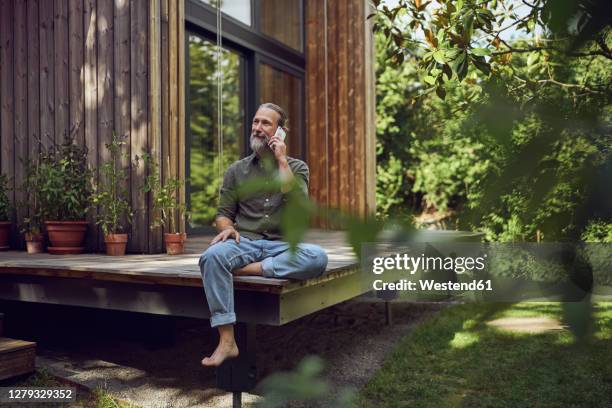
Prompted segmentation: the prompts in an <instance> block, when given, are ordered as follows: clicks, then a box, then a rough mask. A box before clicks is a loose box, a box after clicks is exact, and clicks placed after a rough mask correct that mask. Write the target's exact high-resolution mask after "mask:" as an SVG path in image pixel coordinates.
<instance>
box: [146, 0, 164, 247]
mask: <svg viewBox="0 0 612 408" xmlns="http://www.w3.org/2000/svg"><path fill="white" fill-rule="evenodd" d="M163 2H164V1H163V0H162V1H161V2H160V0H151V2H150V12H149V27H150V32H149V44H150V46H149V69H150V72H149V118H150V121H149V124H150V127H151V128H150V131H149V147H150V151H151V155H152V156H154V157H155V158H156V160H157V161H158V162H159V157H160V156H161V151H162V141H161V139H162V116H163V115H162V99H163V98H162V94H163V93H164V90H163V88H162V83H163V84H167V81H162V78H161V65H162V63H163V62H162V57H161V55H160V52H162V51H161V50H162V48H163V47H162V40H161V30H162V19H161V13H162V12H161V8H162V6H161V3H163ZM165 11H166V13H165V14H166V16H167V4H166V7H165ZM166 27H167V20H166ZM148 206H149V208H151V207H152V206H153V197H151V196H149V201H148ZM148 244H149V246H148V248H149V252H158V251H161V250H162V235H161V231H160V230H159V229H156V230H153V231H149V243H148Z"/></svg>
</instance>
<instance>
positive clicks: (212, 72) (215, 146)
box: [184, 0, 306, 232]
mask: <svg viewBox="0 0 612 408" xmlns="http://www.w3.org/2000/svg"><path fill="white" fill-rule="evenodd" d="M184 1H185V18H186V32H187V36H186V37H187V38H186V49H187V50H188V54H187V64H186V70H187V72H186V75H185V77H186V80H187V82H188V83H187V84H186V87H187V92H186V97H187V100H186V106H187V117H186V122H187V123H186V129H187V134H186V138H187V140H186V152H185V153H186V155H187V157H186V163H187V168H186V174H187V204H188V207H189V210H190V211H191V213H192V226H191V228H190V232H199V231H204V230H205V229H207V228H210V227H211V226H212V223H213V221H214V216H215V214H216V209H217V205H218V195H219V188H220V185H221V181H222V176H223V173H224V172H225V170H226V169H227V167H228V166H229V165H230V164H231V163H232V162H234V161H235V160H238V159H239V158H241V157H244V156H246V155H248V154H250V153H251V151H250V147H249V144H248V140H249V135H250V129H251V126H250V124H251V120H252V117H253V115H254V114H255V110H256V109H257V106H258V105H259V104H260V103H262V102H274V103H276V104H278V105H280V106H281V107H283V108H284V109H285V110H286V111H287V113H288V115H289V122H290V123H289V126H290V131H289V134H288V138H287V146H288V148H289V154H290V155H291V156H293V157H298V158H304V155H305V151H304V146H305V140H304V111H303V109H304V100H303V99H304V69H305V65H306V62H305V59H304V53H303V48H304V47H303V39H304V35H303V31H304V24H303V22H304V21H303V15H304V12H303V0H184ZM217 7H219V8H220V11H221V14H220V16H219V14H218V10H219V9H218V8H217ZM219 17H221V28H222V30H221V38H219V37H218V36H217V34H218V31H219V30H218V28H219V26H218V23H219ZM219 40H220V41H221V49H222V50H223V51H222V58H221V71H222V78H223V81H222V82H223V87H222V94H221V98H222V101H223V104H222V112H223V115H222V116H223V121H222V136H221V137H220V136H219V133H220V132H219V109H218V99H219V96H218V95H219V93H218V92H219V91H218V87H217V78H218V76H219V73H218V72H217V71H218V66H217V50H218V49H219V47H218V43H217V41H219Z"/></svg>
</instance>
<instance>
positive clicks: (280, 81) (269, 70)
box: [259, 64, 302, 158]
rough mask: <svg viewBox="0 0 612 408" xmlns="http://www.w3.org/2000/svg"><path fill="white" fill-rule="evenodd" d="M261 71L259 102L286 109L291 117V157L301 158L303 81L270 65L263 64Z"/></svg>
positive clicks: (287, 140)
mask: <svg viewBox="0 0 612 408" xmlns="http://www.w3.org/2000/svg"><path fill="white" fill-rule="evenodd" d="M259 71H260V72H259V75H260V78H259V87H260V88H259V89H260V95H261V96H260V101H259V102H260V103H264V102H272V103H275V104H277V105H279V106H280V107H282V108H283V109H285V111H286V112H287V114H288V115H289V128H290V130H289V133H288V134H287V139H286V143H287V147H288V149H289V155H290V156H292V157H298V158H299V157H301V156H302V146H301V143H300V142H301V140H302V129H301V126H300V125H301V123H302V109H301V107H302V92H301V88H302V81H301V79H300V78H298V77H296V76H293V75H291V74H289V73H287V72H283V71H280V70H278V69H276V68H274V67H272V66H270V65H268V64H261V65H260V70H259Z"/></svg>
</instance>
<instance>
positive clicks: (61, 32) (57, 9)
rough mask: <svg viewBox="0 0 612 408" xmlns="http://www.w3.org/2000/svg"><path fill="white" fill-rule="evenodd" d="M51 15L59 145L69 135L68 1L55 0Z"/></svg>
mask: <svg viewBox="0 0 612 408" xmlns="http://www.w3.org/2000/svg"><path fill="white" fill-rule="evenodd" d="M54 3H55V4H54V14H53V43H54V44H53V61H54V62H53V64H54V70H53V72H54V75H55V79H54V81H53V82H54V88H55V91H54V98H55V102H54V103H55V117H54V121H55V140H56V142H58V143H61V142H62V141H63V140H64V138H66V137H69V136H71V135H70V133H69V127H68V126H69V122H70V101H69V89H68V88H69V80H68V78H69V68H68V0H55V1H54Z"/></svg>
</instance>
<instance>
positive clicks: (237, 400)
mask: <svg viewBox="0 0 612 408" xmlns="http://www.w3.org/2000/svg"><path fill="white" fill-rule="evenodd" d="M232 407H233V408H242V393H241V392H240V391H234V392H233V393H232Z"/></svg>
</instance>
